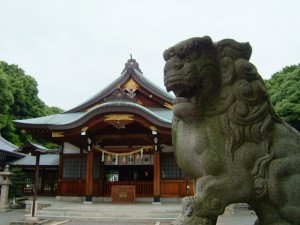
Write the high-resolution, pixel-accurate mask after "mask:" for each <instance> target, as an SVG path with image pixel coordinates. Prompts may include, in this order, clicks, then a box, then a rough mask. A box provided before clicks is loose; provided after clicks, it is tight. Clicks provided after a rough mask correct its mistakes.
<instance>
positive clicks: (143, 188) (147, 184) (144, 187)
mask: <svg viewBox="0 0 300 225" xmlns="http://www.w3.org/2000/svg"><path fill="white" fill-rule="evenodd" d="M114 185H134V186H135V190H136V196H153V181H113V182H108V181H106V182H105V183H104V196H110V195H111V187H112V186H114Z"/></svg>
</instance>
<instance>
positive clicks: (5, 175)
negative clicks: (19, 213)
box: [0, 165, 14, 212]
mask: <svg viewBox="0 0 300 225" xmlns="http://www.w3.org/2000/svg"><path fill="white" fill-rule="evenodd" d="M13 175H14V173H11V172H10V171H9V166H8V165H7V166H6V167H5V170H4V171H3V172H0V176H2V179H3V180H2V182H1V198H0V212H6V211H8V210H10V209H9V205H8V191H9V185H10V184H11V181H10V178H11V176H13Z"/></svg>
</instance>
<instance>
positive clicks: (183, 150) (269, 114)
mask: <svg viewBox="0 0 300 225" xmlns="http://www.w3.org/2000/svg"><path fill="white" fill-rule="evenodd" d="M250 55H251V46H250V44H249V43H239V42H236V41H234V40H232V39H225V40H221V41H219V42H212V40H211V38H210V37H207V36H205V37H202V38H198V37H196V38H191V39H188V40H185V41H182V42H180V43H178V44H176V45H175V46H173V47H170V48H169V49H167V50H166V51H165V52H164V59H165V60H166V64H165V68H164V82H165V86H166V88H167V90H168V91H173V92H174V94H175V95H176V98H175V99H174V102H173V113H174V117H173V125H172V126H173V131H172V132H173V134H172V135H173V147H174V153H175V157H176V160H177V163H178V165H179V166H180V167H181V168H182V169H183V170H184V171H185V173H186V174H188V175H189V176H190V177H192V178H193V179H194V181H195V182H194V190H195V195H194V196H193V197H186V198H184V199H183V210H182V213H181V215H180V217H179V218H178V220H177V221H176V222H175V223H176V224H177V225H179V224H180V225H183V224H185V225H202V224H203V225H204V224H205V225H212V224H216V221H217V218H218V215H221V214H223V212H224V209H225V207H226V206H227V205H229V204H233V203H248V204H249V205H250V206H251V208H252V209H253V210H254V211H255V212H256V214H257V217H258V220H257V221H256V222H255V224H256V225H296V224H297V225H299V224H300V134H299V133H298V132H297V131H296V130H295V129H293V128H292V127H290V126H289V125H288V124H287V123H285V122H284V121H282V120H281V119H280V118H279V117H278V116H277V115H276V114H275V112H274V109H273V108H272V106H271V103H270V101H269V98H268V94H267V90H266V87H265V85H264V82H263V80H262V78H261V77H260V75H259V74H258V72H257V70H256V68H255V66H254V65H253V64H251V63H250V62H249V59H250Z"/></svg>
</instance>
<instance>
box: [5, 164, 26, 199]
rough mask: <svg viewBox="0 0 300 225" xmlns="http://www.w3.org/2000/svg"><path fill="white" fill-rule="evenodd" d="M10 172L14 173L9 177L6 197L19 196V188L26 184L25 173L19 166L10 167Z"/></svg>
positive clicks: (20, 194)
mask: <svg viewBox="0 0 300 225" xmlns="http://www.w3.org/2000/svg"><path fill="white" fill-rule="evenodd" d="M11 172H12V173H14V174H15V175H14V176H12V178H11V185H10V186H9V191H8V198H9V199H12V198H19V197H22V196H23V194H22V192H21V188H22V187H24V186H25V185H26V184H27V178H26V174H25V173H24V172H23V171H22V169H21V168H18V167H14V168H12V169H11Z"/></svg>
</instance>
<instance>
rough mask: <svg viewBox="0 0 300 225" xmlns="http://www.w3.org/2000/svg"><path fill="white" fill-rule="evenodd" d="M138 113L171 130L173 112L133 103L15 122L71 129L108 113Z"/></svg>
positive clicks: (110, 103)
mask: <svg viewBox="0 0 300 225" xmlns="http://www.w3.org/2000/svg"><path fill="white" fill-rule="evenodd" d="M118 112H126V113H138V114H139V115H140V116H143V117H144V118H147V119H148V120H149V121H151V122H152V123H154V124H156V125H159V126H162V127H167V128H171V123H172V115H173V114H172V111H171V110H169V109H161V108H152V109H149V108H146V107H144V106H141V105H139V104H136V103H133V102H124V101H113V102H106V103H103V104H100V105H97V106H95V107H93V108H91V109H90V110H88V111H86V112H78V113H61V114H55V115H52V116H45V117H39V118H33V119H26V120H14V122H15V123H16V125H17V126H19V127H39V128H48V129H58V130H59V129H71V128H75V127H78V126H81V125H83V124H84V123H86V122H87V121H88V120H90V119H91V118H93V117H95V116H97V115H101V114H106V113H118Z"/></svg>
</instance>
